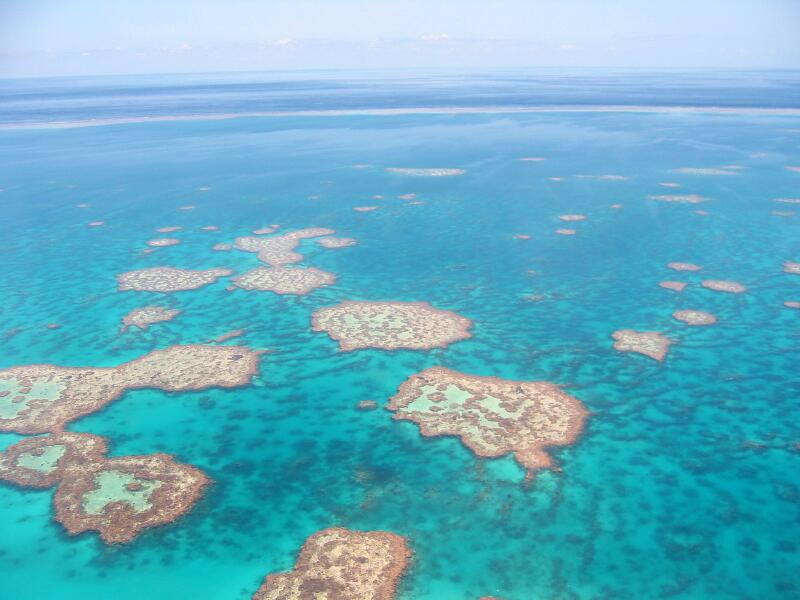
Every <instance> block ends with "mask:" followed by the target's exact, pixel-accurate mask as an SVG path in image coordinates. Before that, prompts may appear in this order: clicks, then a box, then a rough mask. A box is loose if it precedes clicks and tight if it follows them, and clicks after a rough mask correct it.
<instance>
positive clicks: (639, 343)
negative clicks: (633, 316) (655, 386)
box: [611, 329, 673, 361]
mask: <svg viewBox="0 0 800 600" xmlns="http://www.w3.org/2000/svg"><path fill="white" fill-rule="evenodd" d="M611 337H613V338H614V340H616V341H615V342H614V349H615V350H618V351H619V352H637V353H639V354H643V355H645V356H648V357H650V358H653V359H655V360H657V361H662V360H664V358H665V357H666V356H667V351H668V350H669V345H670V344H672V343H673V342H672V340H670V339H669V338H667V337H664V336H663V335H661V334H660V333H658V332H655V331H634V330H633V329H620V330H619V331H615V332H614V333H613V334H612V335H611Z"/></svg>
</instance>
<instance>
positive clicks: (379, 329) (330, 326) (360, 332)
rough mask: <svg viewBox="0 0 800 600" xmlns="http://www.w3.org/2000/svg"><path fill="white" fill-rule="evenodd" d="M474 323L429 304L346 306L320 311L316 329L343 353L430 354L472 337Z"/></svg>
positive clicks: (375, 303) (315, 314) (365, 304)
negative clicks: (403, 350)
mask: <svg viewBox="0 0 800 600" xmlns="http://www.w3.org/2000/svg"><path fill="white" fill-rule="evenodd" d="M471 326H472V321H470V320H469V319H467V318H465V317H462V316H460V315H458V314H456V313H454V312H451V311H447V310H439V309H437V308H434V307H433V306H431V305H430V304H428V303H427V302H342V303H341V304H339V305H337V306H333V307H330V308H322V309H319V310H317V311H316V312H315V313H314V316H313V322H312V329H313V330H314V331H324V332H326V333H327V334H328V335H329V336H330V337H331V339H333V340H335V341H338V342H339V348H340V349H341V350H343V351H350V350H357V349H359V348H382V349H384V350H397V349H400V348H408V349H413V350H427V349H430V348H444V347H446V346H447V345H449V344H451V343H453V342H457V341H459V340H463V339H466V338H468V337H470V333H469V329H470V327H471Z"/></svg>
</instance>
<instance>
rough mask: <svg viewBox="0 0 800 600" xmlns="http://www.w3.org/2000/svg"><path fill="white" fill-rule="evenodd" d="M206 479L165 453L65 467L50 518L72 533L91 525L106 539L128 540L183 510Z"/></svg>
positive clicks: (192, 501)
mask: <svg viewBox="0 0 800 600" xmlns="http://www.w3.org/2000/svg"><path fill="white" fill-rule="evenodd" d="M209 482H210V480H209V479H208V477H206V475H205V474H204V473H203V472H202V471H200V470H199V469H197V468H195V467H192V466H191V465H186V464H182V463H179V462H176V461H175V459H174V458H172V457H171V456H169V455H168V454H152V455H145V456H123V457H119V458H111V459H106V460H102V461H98V462H94V463H88V464H84V465H80V466H74V467H73V466H68V467H67V469H66V472H65V473H64V476H63V478H62V480H61V483H60V485H59V486H58V489H57V490H56V494H55V498H54V502H55V505H56V520H57V521H58V522H60V523H61V524H62V525H63V526H64V527H65V528H66V530H67V531H68V532H69V533H70V534H72V535H75V534H78V533H82V532H84V531H92V530H94V531H98V532H99V533H100V537H101V538H102V539H103V541H104V542H106V543H108V544H114V543H123V542H129V541H131V540H132V539H134V538H135V537H136V536H137V535H139V533H141V532H142V531H143V530H145V529H149V528H150V527H155V526H157V525H164V524H166V523H171V522H172V521H175V520H176V519H177V518H178V517H180V516H182V515H183V514H185V513H186V512H188V511H189V509H191V507H192V506H193V505H194V503H195V502H197V500H198V499H199V498H200V497H201V496H202V493H203V490H204V488H205V486H206V485H207V484H208V483H209ZM120 487H122V488H123V489H119V488H120Z"/></svg>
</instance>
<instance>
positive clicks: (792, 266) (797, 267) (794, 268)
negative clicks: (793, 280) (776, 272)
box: [783, 260, 800, 275]
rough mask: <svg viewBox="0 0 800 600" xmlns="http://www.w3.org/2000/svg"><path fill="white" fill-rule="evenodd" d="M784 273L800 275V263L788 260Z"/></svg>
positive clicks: (784, 266) (784, 265)
mask: <svg viewBox="0 0 800 600" xmlns="http://www.w3.org/2000/svg"><path fill="white" fill-rule="evenodd" d="M783 272H784V273H792V274H794V275H800V262H792V261H790V260H787V261H785V262H784V263H783Z"/></svg>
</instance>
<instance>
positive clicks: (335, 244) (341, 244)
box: [317, 235, 358, 248]
mask: <svg viewBox="0 0 800 600" xmlns="http://www.w3.org/2000/svg"><path fill="white" fill-rule="evenodd" d="M357 243H358V240H357V239H355V238H339V237H333V236H330V235H328V236H325V237H322V238H319V239H318V240H317V244H319V245H320V246H322V247H323V248H347V247H348V246H355V245H356V244H357Z"/></svg>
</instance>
